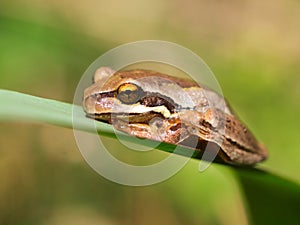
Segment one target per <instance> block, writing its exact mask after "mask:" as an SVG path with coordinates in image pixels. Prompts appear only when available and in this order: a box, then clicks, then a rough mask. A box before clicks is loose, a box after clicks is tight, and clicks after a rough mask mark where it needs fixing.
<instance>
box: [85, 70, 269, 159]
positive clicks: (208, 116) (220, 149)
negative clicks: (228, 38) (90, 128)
mask: <svg viewBox="0 0 300 225" xmlns="http://www.w3.org/2000/svg"><path fill="white" fill-rule="evenodd" d="M105 69H106V70H107V68H105ZM99 70H100V71H102V74H103V75H102V74H101V76H100V79H98V78H99V76H98V78H97V79H96V78H95V81H96V82H95V84H94V85H92V86H91V87H89V88H87V89H86V91H85V95H84V103H83V106H84V109H85V111H86V113H87V116H88V117H91V118H94V119H96V120H100V121H105V122H108V123H111V124H113V126H114V127H115V128H116V129H118V130H121V131H123V132H126V133H128V134H130V135H133V136H137V137H140V138H147V139H152V140H156V141H163V142H167V143H171V144H176V145H182V146H185V147H188V148H192V149H195V150H197V151H199V155H200V156H201V155H202V154H203V152H204V150H205V148H206V146H207V143H210V145H209V146H213V147H212V148H211V149H207V151H216V154H217V158H216V161H219V162H223V163H228V164H233V165H254V164H256V163H258V162H260V161H263V160H264V159H266V158H267V151H266V149H265V147H264V146H263V145H262V144H260V143H259V142H258V141H257V140H256V139H255V137H254V136H253V135H252V133H251V132H250V131H249V130H248V129H247V128H246V127H245V126H244V125H243V124H242V123H241V122H240V121H239V120H238V119H237V118H236V116H235V115H234V114H233V113H232V111H231V109H230V108H229V106H228V104H227V103H226V102H225V101H224V99H223V98H222V97H221V96H219V95H218V94H216V93H214V92H213V91H211V90H210V89H207V88H205V87H200V86H199V85H198V84H197V83H195V82H193V81H190V80H185V79H179V78H176V77H172V76H169V75H165V74H161V73H158V72H155V71H147V70H129V71H120V72H115V73H114V74H113V75H112V74H105V73H103V68H102V70H101V68H100V69H99ZM96 75H97V73H96V74H95V77H96ZM104 75H107V77H108V79H106V78H105V77H104ZM126 83H134V84H135V85H137V87H138V89H139V91H140V92H139V95H140V99H138V101H137V102H136V103H133V104H124V103H122V102H121V101H120V100H119V99H118V88H119V87H120V86H121V85H124V84H126ZM166 86H167V88H164V87H166ZM173 87H174V90H176V91H172V88H173ZM178 87H180V88H181V89H178ZM178 90H180V91H181V92H182V93H179V94H178ZM174 92H175V93H174ZM203 93H204V95H203ZM206 96H209V97H210V99H209V100H207V98H206ZM190 100H192V102H193V103H195V105H193V106H190V107H189V106H188V105H187V104H188V103H187V102H189V101H190ZM184 104H186V105H184ZM211 144H213V145H211Z"/></svg>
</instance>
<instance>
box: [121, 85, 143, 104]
mask: <svg viewBox="0 0 300 225" xmlns="http://www.w3.org/2000/svg"><path fill="white" fill-rule="evenodd" d="M140 96H141V89H140V88H139V87H138V86H136V85H135V84H131V83H127V84H122V85H121V86H120V87H119V88H118V99H119V100H120V101H121V102H123V103H124V104H133V103H136V102H137V101H138V100H139V99H140Z"/></svg>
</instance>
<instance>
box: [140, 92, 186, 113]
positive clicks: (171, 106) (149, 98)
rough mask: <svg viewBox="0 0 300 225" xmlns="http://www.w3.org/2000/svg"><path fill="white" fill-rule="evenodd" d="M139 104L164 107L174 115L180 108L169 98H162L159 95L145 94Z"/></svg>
mask: <svg viewBox="0 0 300 225" xmlns="http://www.w3.org/2000/svg"><path fill="white" fill-rule="evenodd" d="M139 102H140V103H141V104H142V105H145V106H149V107H155V106H161V105H164V106H166V107H167V109H168V110H169V111H170V112H171V113H174V112H175V111H176V109H179V108H180V107H179V105H178V104H176V103H175V102H174V101H173V100H172V99H171V98H169V97H166V96H163V95H161V94H159V93H151V92H147V93H145V96H144V97H143V98H141V100H140V101H139Z"/></svg>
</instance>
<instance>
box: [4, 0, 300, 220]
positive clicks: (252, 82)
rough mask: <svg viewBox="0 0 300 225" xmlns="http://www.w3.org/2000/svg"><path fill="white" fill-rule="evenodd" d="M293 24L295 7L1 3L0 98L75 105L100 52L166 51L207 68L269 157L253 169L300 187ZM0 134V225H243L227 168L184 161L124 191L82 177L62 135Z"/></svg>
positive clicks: (297, 52) (298, 66) (30, 130)
mask: <svg viewBox="0 0 300 225" xmlns="http://www.w3.org/2000/svg"><path fill="white" fill-rule="evenodd" d="M299 21H300V2H299V1H296V0H276V1H270V0H268V1H258V0H254V1H253V0H246V1H236V0H231V1H191V0H185V1H180V0H174V1H171V0H169V1H167V0H160V1H158V0H154V1H139V0H132V1H102V0H87V1H71V0H63V1H58V0H52V1H49V0H46V1H38V0H24V1H17V0H12V1H1V3H0V88H2V89H9V90H15V91H20V92H23V93H28V94H32V95H37V96H41V97H45V98H51V99H57V100H60V101H64V102H70V103H71V102H72V101H73V94H74V91H75V89H76V85H77V83H78V81H79V79H80V78H81V76H82V74H83V73H84V71H85V70H86V68H87V67H88V66H89V65H90V64H91V63H92V62H93V61H94V60H95V59H96V58H97V57H98V56H99V55H101V54H103V53H104V52H105V51H107V50H109V49H111V48H113V47H116V46H118V45H120V44H123V43H127V42H132V41H137V40H143V39H159V40H166V41H172V42H175V43H178V44H180V45H183V46H185V47H187V48H189V49H191V50H192V51H194V52H195V53H197V54H198V55H199V56H200V57H202V58H203V59H204V60H205V61H206V63H207V64H208V65H209V66H210V67H211V69H212V70H213V71H214V73H215V75H216V77H217V79H218V81H219V83H220V85H221V87H222V90H223V93H224V95H225V96H226V98H227V99H228V100H229V102H230V103H231V105H232V107H233V108H234V109H235V111H236V112H237V113H238V114H239V116H240V117H241V118H242V120H243V121H244V122H245V123H246V124H247V125H248V127H250V129H251V130H252V131H253V132H254V133H255V135H256V136H257V137H258V138H259V139H260V140H262V141H263V142H264V143H265V144H266V145H267V146H268V149H269V152H270V157H269V159H268V160H267V161H266V162H265V163H263V165H262V166H261V167H262V168H265V169H268V170H270V171H274V172H275V173H277V174H279V175H282V176H283V177H286V178H288V179H293V180H295V181H297V182H300V173H299V171H300V163H299V161H300V152H299V149H300V142H299V133H298V129H299V125H300V120H299V118H298V116H299V115H300V104H299V102H300V91H299V90H300V86H299V82H300V76H299V74H300V63H299V59H300V44H299V41H300V29H299ZM0 107H1V105H0ZM0 126H1V128H0V134H1V136H0V156H1V157H0V224H1V225H2V224H5V225H10V224H20V225H22V224H42V225H58V224H74V225H77V224H90V225H98V224H112V225H114V224H139V225H143V224H164V225H168V224H174V225H176V224H204V225H206V224H207V225H212V224H232V225H235V224H236V225H243V224H248V222H247V220H248V219H247V213H246V212H247V205H246V204H244V202H243V192H241V191H240V186H239V183H238V182H237V181H236V179H235V177H234V175H233V174H232V173H231V171H230V170H229V169H227V168H225V167H224V166H220V165H213V166H211V167H210V168H209V169H208V170H207V171H205V173H200V172H198V164H199V162H198V161H196V160H191V161H190V162H189V163H188V165H187V166H186V167H185V168H184V169H182V170H181V171H180V172H179V173H178V174H176V175H175V176H173V177H172V178H171V179H169V180H167V181H165V182H163V183H160V184H157V185H153V186H150V187H139V188H137V187H126V186H121V185H118V184H115V183H112V182H110V181H107V180H106V179H104V178H102V177H100V176H99V175H98V174H97V173H96V172H94V171H93V170H92V169H91V168H90V167H89V166H88V165H87V163H86V162H85V161H84V160H83V158H82V156H81V154H80V152H79V151H78V149H77V146H76V144H75V140H74V136H73V132H72V130H70V129H65V128H61V127H55V126H50V125H42V124H29V123H10V122H7V123H1V125H0ZM220 168H221V170H220Z"/></svg>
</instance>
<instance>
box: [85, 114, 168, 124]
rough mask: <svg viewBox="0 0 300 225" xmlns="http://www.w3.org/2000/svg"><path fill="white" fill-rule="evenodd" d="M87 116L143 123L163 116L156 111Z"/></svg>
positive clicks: (103, 120) (111, 122)
mask: <svg viewBox="0 0 300 225" xmlns="http://www.w3.org/2000/svg"><path fill="white" fill-rule="evenodd" d="M86 116H87V117H88V118H92V119H95V120H98V121H102V122H106V123H110V124H113V122H114V121H116V120H123V121H125V122H128V123H145V124H148V123H149V121H150V120H152V119H153V118H156V117H159V118H164V116H163V115H162V114H160V113H158V112H146V113H101V114H100V113H93V114H92V113H88V114H86Z"/></svg>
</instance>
